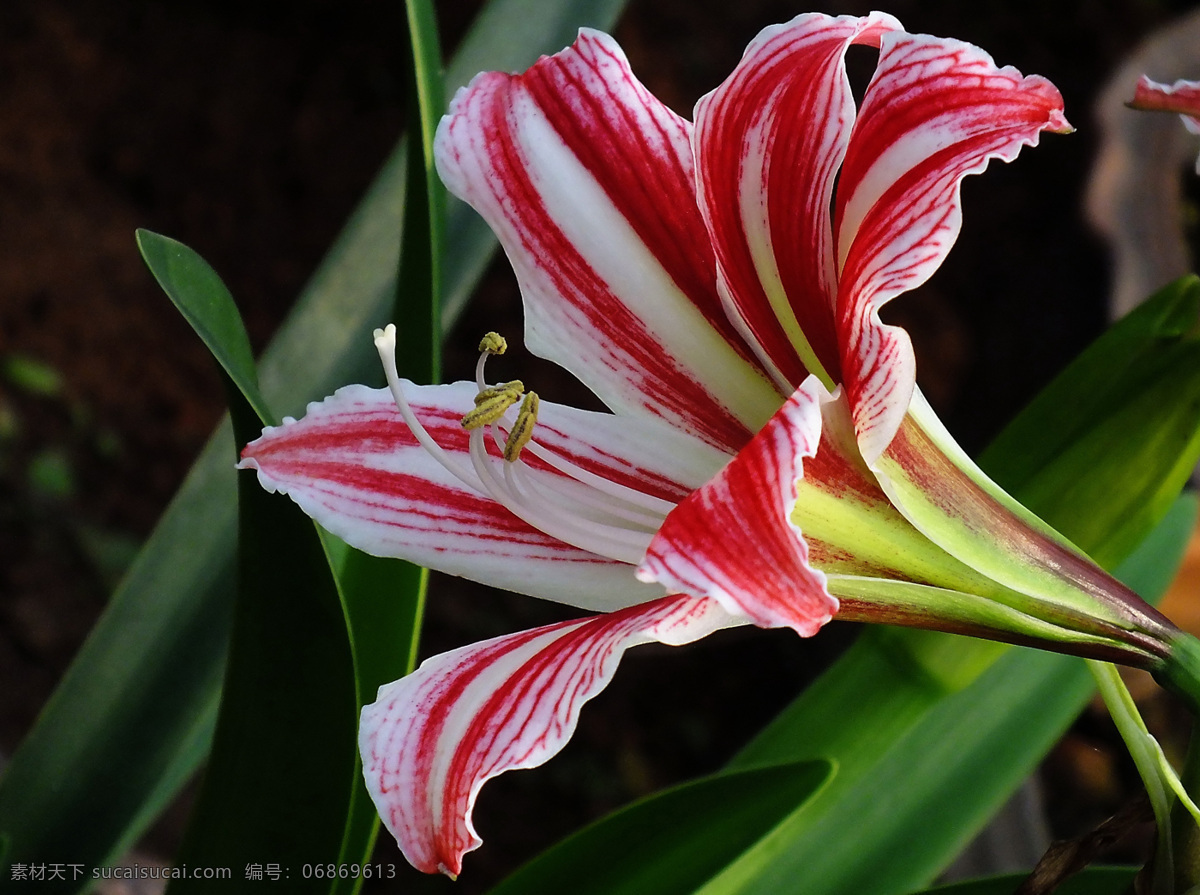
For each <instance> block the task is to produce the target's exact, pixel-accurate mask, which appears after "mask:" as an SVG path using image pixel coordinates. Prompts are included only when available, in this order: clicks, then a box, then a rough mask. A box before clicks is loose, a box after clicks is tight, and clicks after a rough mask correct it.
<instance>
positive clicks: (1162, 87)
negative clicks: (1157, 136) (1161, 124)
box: [1129, 75, 1200, 174]
mask: <svg viewBox="0 0 1200 895" xmlns="http://www.w3.org/2000/svg"><path fill="white" fill-rule="evenodd" d="M1129 105H1130V106H1132V107H1133V108H1135V109H1145V110H1146V111H1156V112H1178V113H1179V116H1180V117H1181V118H1182V119H1183V124H1184V127H1186V128H1187V129H1188V130H1189V131H1191V132H1192V133H1193V134H1200V81H1176V82H1175V83H1174V84H1170V85H1167V84H1160V83H1158V82H1157V81H1152V80H1150V79H1149V78H1148V77H1146V76H1145V75H1142V76H1141V78H1139V79H1138V85H1137V89H1136V90H1135V91H1134V94H1133V102H1131V103H1130V104H1129ZM1196 173H1197V174H1200V158H1197V159H1196Z"/></svg>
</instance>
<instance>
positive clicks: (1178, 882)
mask: <svg viewBox="0 0 1200 895" xmlns="http://www.w3.org/2000/svg"><path fill="white" fill-rule="evenodd" d="M1196 734H1197V731H1196V729H1195V726H1193V729H1192V739H1191V742H1190V743H1189V744H1188V753H1187V758H1186V759H1185V760H1184V763H1183V773H1182V774H1181V775H1180V780H1181V781H1182V783H1183V786H1184V788H1185V789H1186V790H1187V791H1188V792H1189V793H1197V792H1200V737H1198V736H1197V735H1196ZM1171 835H1172V838H1173V839H1174V842H1175V851H1176V855H1175V891H1176V892H1190V891H1191V890H1192V889H1194V888H1196V887H1198V886H1200V826H1198V825H1197V823H1196V819H1195V818H1194V817H1193V816H1192V814H1191V812H1189V811H1188V810H1187V808H1185V807H1184V805H1183V803H1182V802H1176V803H1175V806H1174V808H1173V810H1172V812H1171Z"/></svg>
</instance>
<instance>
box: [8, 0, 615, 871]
mask: <svg viewBox="0 0 1200 895" xmlns="http://www.w3.org/2000/svg"><path fill="white" fill-rule="evenodd" d="M622 5H623V0H589V2H569V0H537V2H534V0H492V2H491V3H489V5H488V6H487V7H486V9H485V10H484V12H483V13H481V15H480V17H479V18H478V20H477V22H476V24H475V26H474V27H473V28H472V30H471V33H470V34H469V35H468V36H467V38H466V39H465V40H464V42H463V44H462V46H461V48H460V50H459V52H458V54H457V56H456V59H455V63H454V65H453V66H452V67H451V68H450V70H449V72H448V73H447V77H446V84H447V87H448V88H449V89H451V90H452V89H454V88H457V87H458V86H460V85H462V84H465V83H466V81H467V80H468V79H469V78H470V77H471V76H472V75H473V74H475V73H476V72H477V71H480V70H483V69H485V68H498V69H509V70H511V69H515V68H520V67H523V66H526V65H528V64H529V63H531V62H532V61H533V60H534V59H535V58H536V56H537V55H538V54H539V53H543V52H553V51H555V50H557V49H560V48H561V47H562V46H565V45H566V44H567V43H569V42H570V41H571V39H572V38H573V37H574V31H575V28H577V27H578V26H579V25H581V24H587V25H593V26H595V27H601V28H605V27H610V26H611V24H612V22H613V21H614V20H615V18H616V15H617V13H618V12H619V11H620V9H621V7H622ZM405 155H406V153H405V148H404V145H403V143H401V144H400V145H399V146H398V147H397V150H396V152H395V153H393V155H392V156H391V158H389V159H388V161H387V162H386V163H385V164H384V166H383V168H382V170H381V171H380V174H379V176H378V177H377V178H376V180H375V182H374V183H373V184H372V186H371V188H370V190H369V191H368V193H367V195H366V196H365V197H364V199H363V201H362V203H361V204H360V205H359V207H358V209H357V210H356V211H355V213H354V215H353V216H352V217H351V219H350V221H349V222H348V224H347V226H346V228H345V229H344V230H343V232H342V234H341V236H340V237H339V238H338V240H337V241H336V242H335V244H334V245H333V246H332V248H331V249H330V252H329V254H328V255H327V257H326V259H325V260H324V262H323V263H322V264H321V266H320V268H319V269H318V270H317V272H316V273H315V274H314V276H313V277H312V279H311V280H310V281H309V284H308V286H307V287H306V288H305V290H304V292H303V293H302V295H301V297H300V299H299V301H298V303H297V306H296V309H295V311H294V312H293V314H292V315H291V316H290V317H289V320H288V322H287V323H286V324H285V325H284V326H283V327H282V328H281V330H280V332H279V334H278V335H277V337H276V339H275V340H274V341H273V343H272V345H271V347H270V348H269V349H268V351H267V353H266V355H265V356H264V358H263V359H262V362H261V363H260V365H259V377H260V382H261V386H262V392H263V394H264V395H265V396H266V398H267V400H268V401H269V402H270V405H271V406H272V407H274V408H277V409H278V410H279V411H280V412H281V413H288V414H296V413H298V412H299V411H300V410H302V409H303V407H304V404H305V403H306V402H307V401H309V400H313V399H315V398H318V397H321V396H323V395H325V394H327V393H329V392H331V391H332V390H333V389H335V388H336V387H337V386H339V385H343V384H345V383H347V382H352V381H360V380H362V379H364V378H366V377H367V376H369V375H372V374H373V372H374V368H375V366H374V365H375V362H374V360H373V359H372V358H371V357H370V351H369V345H370V342H369V338H370V332H371V329H372V328H374V327H375V326H378V325H380V324H381V323H383V322H385V321H386V317H387V314H388V308H389V307H390V305H391V301H392V297H393V295H394V294H395V279H396V269H397V258H398V242H397V238H396V235H397V233H398V232H399V231H400V230H401V209H402V207H403V204H404V178H405V174H404V172H405ZM447 232H448V234H449V238H448V245H449V246H450V249H449V254H448V256H447V260H446V264H445V269H446V271H447V282H446V284H445V298H446V302H445V308H444V316H443V328H445V327H448V326H450V325H451V324H452V322H453V320H454V317H455V315H456V314H457V313H458V312H459V311H460V310H461V308H462V306H463V305H464V304H465V302H466V297H467V296H468V295H469V294H470V292H471V289H472V288H473V285H474V283H475V282H476V280H477V279H478V277H479V275H480V274H481V272H482V270H483V268H484V267H485V266H486V264H487V261H488V259H489V258H490V257H491V254H492V252H493V251H494V248H495V242H494V239H493V237H492V236H491V233H490V232H489V231H488V229H487V227H486V225H484V224H482V223H481V222H479V221H478V220H477V219H476V218H475V217H474V216H473V215H471V214H470V213H468V211H467V210H466V209H465V208H463V207H462V206H455V207H452V208H451V209H450V210H449V213H448V220H447ZM230 438H231V434H230V430H229V428H228V423H226V424H224V425H223V426H222V427H220V428H219V429H218V431H217V432H216V433H215V434H214V436H213V438H212V439H211V440H210V442H209V444H208V445H207V446H206V448H205V450H204V452H203V454H202V455H201V456H200V458H199V459H198V460H197V462H196V464H195V465H194V466H193V468H192V471H191V472H190V474H189V475H188V478H187V480H186V481H185V482H184V484H183V486H182V487H181V489H180V491H179V493H178V494H177V495H176V497H175V499H174V501H172V504H171V506H170V507H169V508H168V510H167V511H166V513H165V514H164V515H163V518H162V520H161V521H160V523H159V525H158V527H157V528H156V529H155V531H154V533H153V534H152V536H151V537H150V539H149V541H148V542H147V544H146V546H145V548H144V549H143V550H142V552H141V554H140V555H139V557H138V559H137V560H136V561H135V563H134V564H133V566H132V568H131V569H130V571H129V573H128V575H127V576H126V578H125V580H124V582H123V583H122V585H121V587H120V588H119V589H118V591H117V593H116V594H115V595H114V597H113V599H112V601H111V602H110V604H109V606H108V608H107V609H106V611H105V613H104V614H103V616H102V617H101V619H100V620H99V621H98V623H97V625H96V627H95V628H94V629H93V631H92V633H91V635H90V636H89V638H88V641H87V643H86V644H85V645H84V647H83V648H82V649H81V650H80V653H79V655H78V656H77V657H76V659H75V661H74V662H73V663H72V666H71V667H70V668H69V669H68V671H67V673H66V675H65V676H64V678H63V681H62V683H61V684H60V685H59V688H58V689H57V690H56V691H55V693H54V695H53V696H52V697H51V699H50V701H49V702H48V704H47V705H46V707H45V708H44V709H43V712H42V714H41V716H40V718H39V719H38V722H37V724H36V725H35V727H34V729H33V730H32V731H31V732H30V734H29V736H28V737H27V738H26V739H25V741H24V743H22V745H21V747H20V748H19V749H18V751H17V752H16V754H15V755H14V756H13V757H12V760H11V762H10V763H9V765H8V767H7V769H6V772H5V775H4V777H3V779H2V780H0V835H3V836H5V837H7V838H8V839H9V841H10V842H11V847H10V849H9V850H8V852H7V855H6V858H5V860H6V862H8V863H11V862H14V861H25V862H28V861H37V860H58V858H56V857H53V856H61V857H62V859H63V860H67V861H74V862H78V863H82V864H85V865H88V866H99V865H103V864H106V863H111V862H112V861H113V860H114V859H115V858H116V857H117V856H119V855H120V854H121V853H122V852H124V851H125V850H126V849H127V848H128V847H129V846H130V845H131V844H132V843H133V841H134V840H135V839H136V837H137V836H138V835H139V833H140V832H141V831H142V830H144V829H145V828H146V826H147V825H148V824H149V823H150V822H151V821H152V820H153V819H154V817H156V816H157V815H158V813H159V812H160V811H161V810H162V808H163V807H164V806H165V805H166V804H167V803H168V802H169V800H170V799H171V798H173V796H174V795H175V794H176V793H177V792H178V790H179V788H180V787H181V786H182V785H183V783H184V782H186V780H187V779H188V778H189V777H190V776H191V775H192V774H193V773H194V772H195V769H196V767H197V765H198V764H199V762H200V761H201V760H202V759H203V758H204V756H205V755H206V754H207V750H208V745H209V742H210V740H211V734H212V727H213V723H214V720H215V717H216V707H217V694H218V692H219V688H220V682H221V674H222V669H223V668H224V665H225V651H226V645H227V643H228V631H229V618H230V611H231V594H232V581H233V555H234V543H235V542H234V535H233V532H234V525H235V510H234V490H235V487H234V475H233V470H232V464H231V463H230V455H229V447H228V446H229V444H230ZM7 873H8V871H7V863H6V865H5V867H3V868H0V874H3V875H7Z"/></svg>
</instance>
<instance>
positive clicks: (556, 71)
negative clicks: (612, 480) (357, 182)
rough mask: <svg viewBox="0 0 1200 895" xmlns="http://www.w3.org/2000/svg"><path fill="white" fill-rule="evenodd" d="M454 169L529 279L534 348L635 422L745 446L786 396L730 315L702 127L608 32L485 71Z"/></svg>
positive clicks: (451, 133)
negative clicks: (721, 285)
mask: <svg viewBox="0 0 1200 895" xmlns="http://www.w3.org/2000/svg"><path fill="white" fill-rule="evenodd" d="M435 154H436V160H437V165H438V171H439V173H440V174H441V176H442V179H443V180H444V181H445V183H446V185H447V187H448V188H449V189H450V191H451V192H453V193H454V194H455V195H457V196H459V197H461V198H463V199H465V200H466V201H467V202H468V203H470V204H471V205H472V206H473V207H474V208H475V209H476V210H477V211H478V212H479V213H480V214H481V215H482V216H483V217H484V218H485V219H486V220H487V222H488V223H489V224H490V225H491V227H492V229H493V230H494V231H495V232H496V235H497V236H498V237H499V239H500V242H501V244H502V245H503V246H504V250H505V252H507V254H508V257H509V260H510V261H511V262H512V265H513V268H514V269H515V271H516V274H517V278H518V280H519V281H520V284H521V292H522V295H523V296H524V301H525V312H526V321H525V341H526V344H527V345H528V346H529V348H530V350H532V351H534V352H535V353H536V354H539V355H541V356H543V357H547V358H549V359H551V360H553V361H555V362H556V363H558V364H560V365H562V366H563V367H565V368H567V369H568V370H570V371H571V372H572V373H574V374H575V375H576V376H578V377H579V378H580V379H581V380H582V381H583V382H584V383H585V384H586V385H587V386H588V387H589V388H591V389H592V390H593V391H594V392H596V394H597V395H599V396H600V397H601V398H602V399H603V400H604V401H605V403H606V404H608V406H610V407H612V408H613V409H614V410H617V411H619V412H622V413H628V414H639V415H643V416H651V417H658V418H662V419H665V420H667V421H669V422H671V423H673V424H675V425H677V426H681V427H683V428H685V429H687V430H688V431H691V432H695V433H696V434H698V435H700V436H701V437H703V438H705V439H706V440H708V441H709V442H711V443H713V444H715V445H719V446H721V447H724V448H726V449H729V450H730V451H731V452H732V451H736V450H737V449H738V448H739V447H741V445H742V444H744V443H745V442H746V441H748V440H749V438H750V436H751V434H752V433H753V432H754V431H755V430H756V429H757V428H758V427H759V426H761V425H762V423H764V422H765V421H766V420H767V419H768V418H769V417H770V415H771V414H772V413H773V412H774V410H775V408H776V407H777V406H778V404H779V395H778V393H777V390H776V389H775V388H774V386H773V385H772V384H771V383H770V382H769V380H768V379H767V377H766V376H765V374H764V373H763V372H762V370H761V368H760V366H759V364H758V362H757V360H756V359H755V358H754V356H753V352H751V351H750V349H748V348H747V347H746V346H745V344H744V342H743V341H742V339H741V336H739V335H738V334H737V332H736V331H735V329H734V328H733V326H732V324H730V322H729V321H728V319H727V318H726V316H725V314H724V311H723V309H722V307H721V302H720V299H719V297H718V296H717V293H716V287H715V280H716V275H715V271H714V260H713V254H712V248H711V246H710V244H709V240H708V235H707V232H706V231H705V228H704V223H703V221H702V220H701V218H700V212H699V210H698V209H697V207H696V200H695V187H694V173H693V164H692V154H691V125H689V124H688V122H686V121H684V120H683V119H682V118H680V117H679V116H677V115H675V113H673V112H672V111H670V110H669V109H668V108H667V107H666V106H664V105H663V104H662V103H660V102H659V101H658V100H656V99H655V98H654V97H653V96H651V95H650V93H649V92H648V91H647V90H646V88H645V87H644V86H642V84H641V83H639V82H638V81H637V79H636V78H635V77H634V76H633V73H632V72H631V71H630V69H629V63H628V61H627V60H626V58H625V56H624V54H623V53H622V51H621V49H620V48H619V47H618V46H617V44H616V43H615V42H614V41H613V40H612V38H610V37H608V36H607V35H604V34H600V33H599V32H595V31H590V30H586V29H585V30H583V31H581V32H580V35H579V38H578V40H576V42H575V44H574V45H573V46H571V47H570V48H568V49H566V50H564V51H563V52H561V53H558V54H557V55H555V56H550V57H545V58H543V59H541V60H540V61H539V62H538V63H537V64H536V65H534V66H533V68H531V69H530V70H529V71H527V72H525V73H524V74H522V75H506V74H501V73H497V72H493V73H486V74H482V75H479V76H478V77H476V78H475V79H474V80H473V81H472V82H471V84H470V85H469V86H468V87H467V88H465V89H464V90H462V91H460V92H459V94H458V95H457V96H456V97H455V98H454V101H453V103H452V104H451V107H450V114H449V115H447V116H446V117H445V118H443V119H442V122H441V125H440V126H439V128H438V133H437V138H436V142H435Z"/></svg>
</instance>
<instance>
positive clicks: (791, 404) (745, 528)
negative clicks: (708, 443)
mask: <svg viewBox="0 0 1200 895" xmlns="http://www.w3.org/2000/svg"><path fill="white" fill-rule="evenodd" d="M828 397H829V396H828V394H827V393H826V392H825V389H824V387H823V386H822V385H821V383H820V382H819V381H817V378H816V377H815V376H810V377H809V378H808V379H807V380H805V383H804V384H803V385H802V386H801V387H800V388H799V389H797V390H796V392H795V393H794V394H793V395H792V396H791V397H790V398H789V399H788V400H787V403H785V404H784V406H783V407H782V408H781V409H780V410H779V412H778V413H776V414H775V416H774V417H772V418H771V421H770V422H769V423H767V425H766V426H765V427H763V429H762V431H760V432H759V433H758V434H757V435H756V436H754V440H753V441H752V442H750V444H749V445H747V446H746V447H745V448H744V449H743V450H742V451H741V453H739V454H738V455H737V457H735V458H734V459H733V460H732V461H731V462H730V464H729V465H728V466H726V467H725V469H723V470H722V471H721V473H720V474H719V475H717V476H716V477H715V478H713V480H712V481H710V482H709V483H708V484H706V485H705V486H704V487H702V488H700V489H699V490H698V491H696V492H694V493H693V494H691V495H690V496H689V497H688V498H687V500H685V501H683V503H681V504H680V505H679V506H678V507H676V508H675V509H674V510H673V511H672V512H671V513H670V515H668V516H667V521H666V522H664V523H663V526H662V528H661V529H659V532H658V534H657V535H656V536H655V538H654V540H653V541H652V542H651V544H650V549H649V551H648V552H647V554H646V558H645V560H643V562H642V565H641V566H640V567H639V568H638V576H639V577H641V578H642V579H643V580H646V581H658V582H659V583H661V584H662V585H663V586H665V587H666V588H667V590H668V591H671V592H681V593H686V594H692V595H694V596H697V597H712V598H713V599H715V600H718V601H720V603H721V604H722V605H723V606H724V607H725V608H726V609H727V610H729V611H730V612H737V613H741V614H743V615H747V616H749V617H750V618H751V619H752V620H753V621H754V623H755V624H757V625H759V626H761V627H768V628H774V627H784V626H786V627H790V628H793V629H794V630H796V631H797V632H798V633H799V634H801V635H802V636H805V637H809V636H811V635H813V634H815V633H816V632H817V629H818V628H820V627H821V626H822V625H824V624H825V623H826V622H828V621H829V620H830V618H831V617H832V616H833V613H835V612H837V607H838V603H837V600H836V599H835V598H834V597H832V596H830V594H829V592H828V591H827V590H826V588H825V575H824V574H823V573H822V572H820V571H818V570H816V569H814V568H812V567H811V566H810V565H809V563H808V547H807V545H806V544H805V543H804V538H803V537H802V536H801V533H800V530H799V529H798V528H797V527H796V525H795V524H794V523H793V521H792V508H793V507H794V506H795V504H796V482H797V481H798V480H799V479H800V478H801V477H802V476H803V475H804V460H805V458H807V457H811V456H813V453H814V452H815V451H816V449H817V445H818V443H819V442H820V438H821V404H822V401H824V400H827V399H828Z"/></svg>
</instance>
